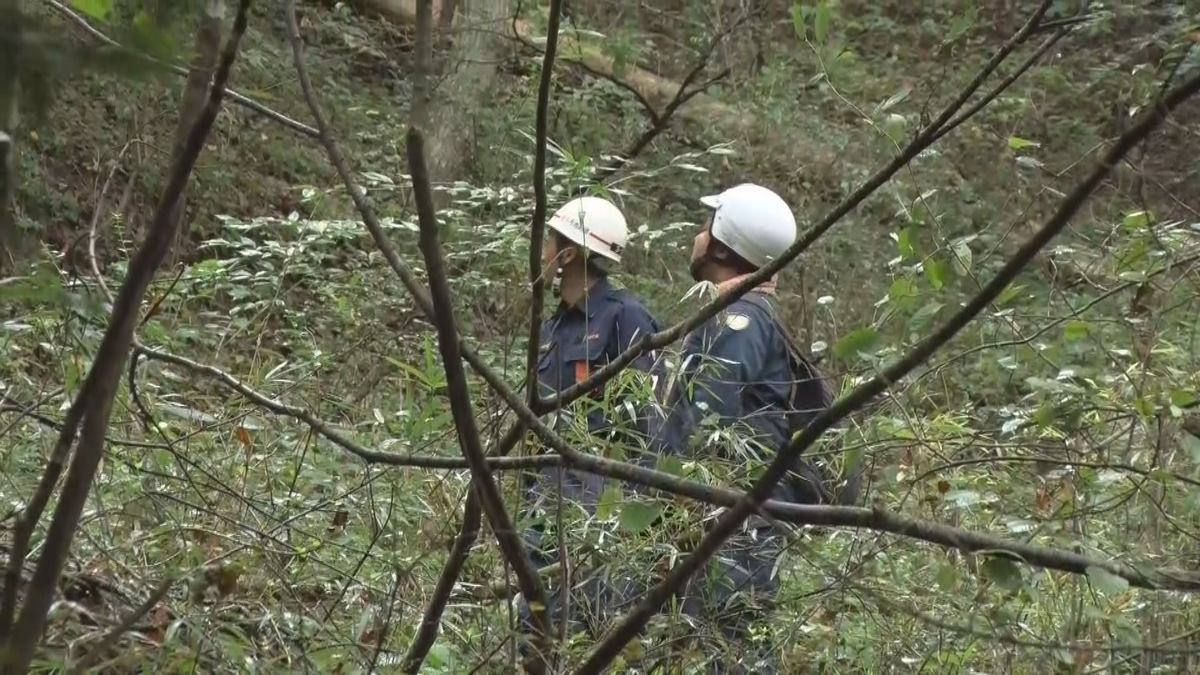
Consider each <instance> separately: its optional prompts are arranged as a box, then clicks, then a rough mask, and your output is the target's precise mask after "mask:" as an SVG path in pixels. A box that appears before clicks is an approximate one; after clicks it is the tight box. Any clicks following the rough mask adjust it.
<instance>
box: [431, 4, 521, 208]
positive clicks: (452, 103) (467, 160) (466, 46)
mask: <svg viewBox="0 0 1200 675" xmlns="http://www.w3.org/2000/svg"><path fill="white" fill-rule="evenodd" d="M440 4H441V9H442V10H443V14H442V15H441V17H440V19H441V24H440V25H441V27H442V30H443V32H442V35H443V37H445V36H446V35H447V34H448V33H447V31H446V30H445V29H446V28H448V27H449V23H448V21H453V20H454V14H457V15H458V24H459V25H460V26H469V27H470V28H471V29H470V30H464V31H463V32H462V33H460V34H457V35H455V36H454V39H453V40H443V44H446V45H447V46H448V47H449V49H448V51H447V52H445V53H444V55H443V56H442V58H441V59H440V63H439V64H438V69H439V70H440V71H441V72H443V73H446V75H445V77H444V78H443V79H442V80H441V83H440V84H439V85H438V86H437V89H436V90H435V91H434V92H433V100H432V101H431V102H430V108H431V117H430V125H429V127H430V128H429V130H428V140H427V142H428V146H427V147H428V151H429V173H430V178H432V179H433V181H434V182H435V183H443V182H447V181H453V180H459V179H463V178H466V177H468V176H469V175H470V174H471V173H472V172H473V170H474V159H475V157H474V153H473V152H472V136H473V133H474V128H475V115H476V114H477V112H478V111H479V108H480V105H479V104H480V102H481V101H485V100H487V99H488V98H490V96H491V90H492V83H493V82H494V81H495V76H496V69H497V64H498V63H499V62H500V54H501V52H502V51H503V50H504V49H506V48H507V47H508V40H506V39H505V38H504V37H503V35H504V32H505V31H504V27H503V24H505V23H507V22H509V21H511V14H510V12H511V9H512V8H511V2H510V0H462V2H458V1H456V0H450V1H449V2H442V3H440ZM435 8H436V6H435ZM435 196H436V197H437V198H439V199H445V198H447V197H446V195H445V193H443V192H438V193H435ZM438 206H439V207H440V206H444V205H443V204H439V205H438Z"/></svg>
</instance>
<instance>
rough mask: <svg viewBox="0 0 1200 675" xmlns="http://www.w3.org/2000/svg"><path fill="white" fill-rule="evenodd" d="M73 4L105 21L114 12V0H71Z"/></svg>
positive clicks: (93, 16) (91, 15) (76, 7)
mask: <svg viewBox="0 0 1200 675" xmlns="http://www.w3.org/2000/svg"><path fill="white" fill-rule="evenodd" d="M71 6H72V7H74V8H75V9H77V10H79V11H81V12H83V13H84V14H87V15H88V16H90V17H92V18H93V19H99V20H100V21H104V20H105V19H107V18H108V15H109V13H110V12H112V7H113V0H71Z"/></svg>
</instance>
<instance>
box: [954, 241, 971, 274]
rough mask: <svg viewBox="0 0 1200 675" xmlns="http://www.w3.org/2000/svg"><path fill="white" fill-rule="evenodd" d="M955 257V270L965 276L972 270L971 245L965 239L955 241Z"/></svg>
mask: <svg viewBox="0 0 1200 675" xmlns="http://www.w3.org/2000/svg"><path fill="white" fill-rule="evenodd" d="M953 248H954V257H953V258H952V259H951V262H953V263H954V271H955V272H956V273H957V274H958V275H959V276H960V277H965V276H967V274H968V273H969V272H970V271H971V246H970V245H969V244H967V242H965V241H958V242H955V243H954V247H953Z"/></svg>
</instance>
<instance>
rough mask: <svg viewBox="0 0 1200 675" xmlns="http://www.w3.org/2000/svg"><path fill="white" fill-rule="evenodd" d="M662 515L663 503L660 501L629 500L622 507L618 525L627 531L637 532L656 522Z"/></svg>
mask: <svg viewBox="0 0 1200 675" xmlns="http://www.w3.org/2000/svg"><path fill="white" fill-rule="evenodd" d="M660 515H662V505H661V504H659V503H658V502H627V503H626V504H625V505H624V506H623V507H621V515H620V517H619V518H618V520H617V523H618V525H620V526H621V529H622V530H625V531H626V532H629V533H632V534H637V533H639V532H644V531H645V530H646V528H648V527H650V526H651V525H653V524H654V521H656V520H658V517H659V516H660Z"/></svg>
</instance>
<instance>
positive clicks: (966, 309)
mask: <svg viewBox="0 0 1200 675" xmlns="http://www.w3.org/2000/svg"><path fill="white" fill-rule="evenodd" d="M1197 90H1200V73H1198V74H1196V75H1193V76H1192V78H1191V79H1190V80H1188V81H1187V82H1185V83H1184V84H1183V85H1181V86H1180V87H1179V88H1177V89H1175V90H1174V91H1172V92H1171V93H1170V94H1168V95H1167V96H1165V97H1164V98H1163V99H1162V101H1161V102H1160V104H1159V105H1157V106H1155V108H1154V109H1153V110H1151V111H1149V112H1148V113H1147V114H1145V115H1144V116H1143V117H1142V119H1141V120H1140V121H1139V122H1138V123H1137V124H1136V125H1134V126H1133V127H1132V128H1131V129H1130V130H1129V131H1128V132H1126V133H1125V134H1124V135H1123V136H1121V137H1120V138H1119V139H1118V140H1117V142H1116V143H1114V144H1113V146H1112V147H1111V148H1110V149H1109V151H1108V152H1107V153H1105V156H1104V158H1103V159H1102V160H1101V161H1100V162H1099V163H1098V164H1097V165H1096V167H1095V168H1094V169H1093V170H1092V172H1091V173H1090V174H1089V175H1088V176H1087V178H1085V179H1084V180H1083V181H1082V182H1081V183H1080V184H1079V185H1077V186H1076V187H1075V189H1074V190H1072V191H1071V193H1070V194H1069V195H1067V197H1066V198H1065V199H1063V202H1062V204H1061V205H1060V206H1059V209H1058V211H1057V212H1056V213H1055V214H1054V216H1052V217H1051V218H1050V219H1049V220H1048V221H1047V222H1046V224H1045V225H1043V226H1042V228H1041V229H1040V230H1038V232H1037V233H1036V234H1034V235H1033V236H1032V237H1031V238H1030V239H1029V241H1027V242H1026V243H1025V244H1024V245H1023V246H1022V247H1021V248H1020V250H1018V251H1017V253H1016V254H1015V255H1014V256H1013V257H1012V258H1011V259H1010V260H1009V261H1008V262H1007V263H1006V264H1005V265H1004V267H1003V268H1001V270H1000V271H999V272H998V273H997V274H996V276H995V277H994V278H993V279H992V280H991V281H990V282H988V284H987V285H986V286H985V287H984V288H983V289H982V290H981V291H980V292H979V294H977V295H976V296H975V297H974V298H972V299H971V301H970V302H968V303H967V304H966V305H965V306H963V308H962V309H961V310H959V311H958V312H957V313H956V314H955V315H954V316H953V317H951V319H950V320H949V321H948V322H947V323H946V324H945V325H943V326H942V327H941V328H940V329H939V330H938V331H937V332H935V333H934V334H932V335H930V336H929V337H927V338H925V339H924V340H922V341H921V343H920V344H918V345H917V346H916V347H915V348H913V349H912V350H911V351H909V352H908V353H907V354H905V356H904V358H902V359H900V360H899V361H897V362H896V363H895V364H893V365H892V366H890V367H888V368H887V369H886V370H885V371H884V372H882V373H880V374H879V375H877V376H875V377H874V378H872V379H871V380H870V381H868V382H866V383H864V384H863V385H861V386H859V387H858V388H856V389H855V390H854V391H852V392H850V393H849V394H847V395H846V396H845V397H843V398H842V399H840V400H838V401H837V403H835V404H834V405H833V406H831V407H830V408H828V409H827V410H826V411H824V412H822V413H821V414H820V415H818V416H817V417H816V419H814V420H813V421H812V422H811V423H809V425H808V426H807V427H806V428H805V429H804V431H803V432H801V433H800V434H797V435H796V437H794V438H793V439H792V441H791V443H789V444H788V446H787V447H785V448H782V449H781V450H780V452H779V454H778V456H777V457H776V458H775V460H774V461H773V462H772V463H771V465H770V466H769V467H768V468H767V470H766V472H765V473H764V475H763V476H762V478H760V479H759V480H758V481H757V482H756V483H755V485H754V487H753V488H752V489H751V490H750V492H749V493H748V494H747V496H746V498H745V499H744V500H742V501H741V502H740V503H738V504H737V505H736V506H734V507H733V508H731V509H730V510H729V511H726V512H725V513H724V514H722V516H721V517H720V518H719V519H718V520H717V521H716V523H715V524H714V525H713V527H712V529H711V530H710V531H709V532H708V534H706V535H705V537H704V539H703V540H702V541H701V542H700V544H699V545H698V546H697V547H696V550H695V551H693V552H692V553H691V554H690V555H689V556H688V557H687V558H685V559H684V560H683V562H681V563H680V564H679V565H678V566H677V567H675V568H674V569H672V570H671V572H670V574H668V575H667V576H666V577H665V578H664V579H663V580H662V582H660V583H659V584H657V585H656V586H655V587H654V588H653V589H652V590H651V591H650V592H649V593H648V594H647V595H646V597H645V598H644V599H643V600H642V602H640V603H638V606H637V607H636V608H635V609H634V610H633V611H632V612H630V613H629V615H628V616H627V617H626V618H625V619H624V620H622V622H621V624H620V625H619V626H617V627H616V628H615V629H614V630H613V631H612V632H611V633H609V635H607V636H606V637H605V638H604V639H603V640H602V641H601V642H600V644H599V645H597V647H596V648H595V649H594V650H593V651H592V653H591V654H590V655H589V656H588V658H587V660H586V661H585V662H584V663H583V665H582V666H580V668H579V670H577V671H576V672H577V673H580V674H588V675H590V674H592V673H600V672H602V671H603V669H604V668H605V667H606V666H607V665H608V664H609V663H611V662H612V660H613V659H614V658H616V656H617V655H618V654H619V653H620V651H621V649H623V648H624V646H625V644H627V643H628V642H629V640H631V639H633V637H635V636H636V635H637V633H638V632H640V631H641V630H642V628H643V627H644V626H645V625H646V622H647V621H648V620H649V619H650V617H651V616H653V615H654V614H655V613H657V612H658V610H659V608H660V607H662V605H663V603H664V602H666V601H667V599H668V598H669V597H670V596H671V595H672V594H674V593H675V592H677V590H678V589H679V588H681V587H682V586H683V584H684V583H685V582H686V581H687V580H688V578H690V577H691V576H692V574H694V573H695V572H696V570H698V569H700V567H701V566H702V565H703V564H704V563H705V562H706V561H707V560H708V559H709V558H710V557H712V555H714V554H715V553H716V552H717V550H718V549H719V548H720V547H721V545H722V544H723V543H724V542H725V541H726V540H727V539H728V538H729V537H730V536H731V535H733V534H734V532H735V531H736V530H737V528H738V527H739V526H740V525H741V524H742V522H743V521H745V519H746V518H747V517H749V516H750V515H751V514H753V513H754V512H755V511H756V510H757V509H758V508H759V505H761V504H762V503H763V502H764V501H766V500H767V497H768V496H769V495H770V494H771V490H772V489H774V487H775V485H776V484H778V482H779V481H780V479H782V478H783V476H784V475H785V474H786V473H787V471H788V467H789V466H791V464H792V462H793V461H794V460H795V458H796V457H798V456H799V455H800V453H802V452H804V450H806V449H807V448H808V447H809V446H811V445H812V444H813V443H814V442H815V441H816V440H817V439H818V438H819V437H820V436H821V434H823V433H824V432H825V431H826V430H828V429H829V428H830V427H831V426H832V425H833V424H835V423H837V422H838V421H839V420H841V419H842V418H844V417H846V416H847V415H849V414H850V413H852V412H854V411H855V410H857V409H858V408H860V407H861V406H862V405H864V404H866V403H867V402H869V401H870V400H871V399H873V398H875V397H876V396H878V395H879V394H881V393H883V392H884V391H885V390H886V389H887V388H888V387H889V386H891V384H892V383H893V382H897V381H899V380H900V379H901V378H903V377H904V376H905V375H907V374H908V373H909V372H910V371H911V370H913V369H914V368H916V367H917V366H919V365H920V364H921V363H924V362H925V361H926V360H927V359H928V358H929V357H930V356H932V355H933V354H934V353H935V352H937V351H938V350H939V349H941V348H942V347H943V346H944V345H945V344H946V343H947V342H949V341H950V340H951V338H953V337H954V336H955V335H957V334H958V332H959V331H960V330H962V329H963V328H964V327H965V326H966V325H967V324H968V323H970V322H971V321H972V320H973V319H974V318H975V316H976V315H977V314H978V313H979V312H981V311H982V310H983V309H984V308H986V307H987V306H988V305H989V304H990V303H991V302H992V301H994V300H995V299H996V298H997V297H998V296H999V295H1000V293H1001V292H1003V291H1004V289H1005V288H1006V287H1007V286H1008V285H1009V284H1010V283H1012V281H1013V280H1014V279H1015V278H1016V277H1017V275H1018V274H1020V272H1021V270H1023V269H1024V268H1025V266H1026V265H1027V264H1028V263H1029V261H1031V260H1032V259H1033V258H1034V256H1036V255H1037V253H1038V252H1039V251H1041V250H1042V248H1044V247H1045V246H1046V244H1048V243H1049V242H1050V241H1051V240H1052V239H1053V238H1054V237H1055V236H1056V235H1058V233H1059V232H1061V231H1062V229H1063V228H1065V227H1066V226H1067V224H1068V223H1069V222H1070V220H1071V218H1072V217H1073V216H1074V215H1075V212H1076V211H1078V210H1079V208H1080V207H1081V206H1082V205H1083V204H1084V202H1086V201H1087V199H1088V198H1089V197H1090V196H1091V194H1092V192H1093V191H1094V190H1095V189H1096V187H1097V186H1099V185H1100V182H1101V181H1103V180H1104V178H1105V177H1106V176H1107V175H1108V173H1109V171H1111V170H1112V167H1113V166H1114V165H1115V164H1116V163H1117V162H1118V161H1120V160H1121V158H1122V157H1124V156H1125V154H1126V153H1128V152H1129V151H1130V150H1131V149H1132V148H1133V147H1135V146H1136V145H1137V144H1138V143H1140V142H1141V141H1142V139H1143V138H1145V137H1146V135H1148V134H1149V133H1150V132H1151V131H1152V130H1154V129H1155V128H1156V127H1158V125H1159V124H1161V123H1162V121H1163V120H1164V119H1165V118H1166V117H1167V115H1168V114H1169V113H1170V112H1171V111H1172V110H1174V109H1175V108H1176V107H1177V106H1179V104H1181V103H1182V102H1183V101H1185V100H1187V99H1188V98H1189V97H1191V96H1192V95H1193V94H1195V93H1196V91H1197Z"/></svg>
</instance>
